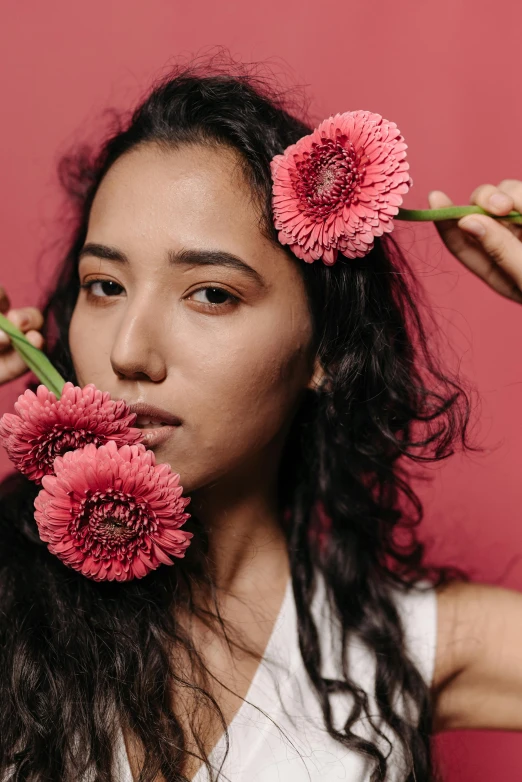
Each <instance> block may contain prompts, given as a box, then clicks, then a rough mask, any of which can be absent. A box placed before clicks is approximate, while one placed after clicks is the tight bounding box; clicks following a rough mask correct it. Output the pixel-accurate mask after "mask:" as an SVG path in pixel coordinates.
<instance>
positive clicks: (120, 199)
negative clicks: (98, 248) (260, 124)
mask: <svg viewBox="0 0 522 782" xmlns="http://www.w3.org/2000/svg"><path fill="white" fill-rule="evenodd" d="M260 217H261V211H260V206H259V203H258V202H257V201H256V199H255V198H254V194H253V193H252V191H251V189H250V187H249V185H248V183H247V181H246V179H245V177H244V174H243V170H242V161H241V159H240V157H239V155H238V153H236V152H234V151H233V150H230V149H229V148H227V147H210V146H201V145H183V146H181V147H179V148H177V149H173V150H165V149H163V148H160V147H158V146H157V145H153V144H147V145H143V146H141V147H138V148H136V149H134V150H132V151H131V152H129V153H127V154H125V155H123V156H122V157H121V158H119V159H118V160H117V161H116V162H115V163H114V164H113V166H111V168H110V169H109V171H108V172H107V174H106V175H105V177H104V179H103V180H102V182H101V184H100V186H99V189H98V192H97V193H96V196H95V199H94V201H93V205H92V209H91V214H90V219H89V226H88V233H87V238H86V242H95V243H100V244H106V245H110V246H118V247H120V248H121V249H122V250H123V252H125V253H126V254H127V255H129V256H131V257H132V256H134V255H135V256H136V257H137V258H138V257H143V256H144V255H147V254H150V253H152V254H155V255H156V254H157V255H158V256H159V255H160V254H161V255H164V254H165V252H169V251H172V252H180V251H183V250H193V249H200V248H206V249H212V250H218V251H219V250H220V251H223V252H228V253H232V254H234V255H236V256H238V257H240V258H242V259H243V260H244V261H245V262H246V263H247V264H249V265H250V266H252V267H253V268H255V269H257V270H258V271H259V272H260V273H262V274H264V275H268V277H271V276H276V275H280V274H283V277H285V275H286V274H288V273H290V274H291V275H294V274H295V273H296V270H295V268H292V267H294V264H292V262H291V260H290V259H289V258H288V256H287V254H286V253H285V251H284V250H283V248H282V247H278V246H277V244H275V243H274V242H272V241H270V240H269V239H268V238H267V237H266V236H265V235H264V233H263V230H262V223H261V220H260ZM285 267H289V268H285Z"/></svg>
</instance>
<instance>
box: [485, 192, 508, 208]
mask: <svg viewBox="0 0 522 782" xmlns="http://www.w3.org/2000/svg"><path fill="white" fill-rule="evenodd" d="M489 204H490V206H492V207H493V209H507V208H508V206H511V199H510V198H509V196H507V195H503V194H502V193H494V194H493V195H492V196H491V197H490V199H489Z"/></svg>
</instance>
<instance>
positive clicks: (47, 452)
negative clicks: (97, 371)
mask: <svg viewBox="0 0 522 782" xmlns="http://www.w3.org/2000/svg"><path fill="white" fill-rule="evenodd" d="M14 407H15V410H16V413H17V414H16V415H15V414H14V413H5V414H4V415H3V416H2V417H1V418H0V442H1V443H2V444H3V445H4V447H5V449H6V451H7V453H8V456H9V458H10V459H11V461H12V462H13V463H14V464H15V465H16V467H17V468H18V470H20V472H22V473H24V474H25V475H27V477H28V478H30V479H31V480H32V481H35V483H39V484H40V483H41V482H42V478H43V476H44V475H49V474H52V472H53V463H54V459H55V458H56V457H57V456H61V455H62V454H64V453H65V452H66V451H70V450H73V449H76V448H81V447H83V446H84V445H87V444H89V443H93V444H94V445H104V444H105V443H107V442H109V441H110V440H114V441H115V442H116V443H117V444H118V445H125V444H129V445H130V444H134V443H137V442H140V441H141V439H142V438H143V433H142V432H141V430H140V429H137V428H132V424H133V423H134V421H135V420H136V414H135V413H131V412H130V410H129V407H128V405H127V404H126V403H125V402H124V401H122V400H112V399H111V398H110V394H109V393H108V392H105V391H100V390H99V389H97V388H96V386H95V385H94V384H93V383H89V384H88V385H86V386H84V387H83V388H80V387H78V386H74V385H73V384H72V383H70V382H68V383H65V385H64V386H63V389H62V393H61V396H60V398H59V399H57V398H56V396H55V394H54V393H52V392H51V391H50V390H49V389H48V388H46V387H45V386H44V385H39V386H38V388H37V389H36V394H35V393H34V392H33V391H31V390H30V389H27V390H26V391H25V392H24V393H23V394H21V395H20V396H19V397H18V401H17V402H15V405H14Z"/></svg>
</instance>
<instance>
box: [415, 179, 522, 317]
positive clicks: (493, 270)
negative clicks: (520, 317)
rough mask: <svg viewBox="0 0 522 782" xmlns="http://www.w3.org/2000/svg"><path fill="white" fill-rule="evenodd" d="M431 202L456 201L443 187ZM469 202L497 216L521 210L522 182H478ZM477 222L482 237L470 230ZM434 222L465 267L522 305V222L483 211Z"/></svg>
mask: <svg viewBox="0 0 522 782" xmlns="http://www.w3.org/2000/svg"><path fill="white" fill-rule="evenodd" d="M492 197H493V200H491V198H492ZM428 201H429V206H430V209H441V208H442V207H445V206H452V204H453V202H452V201H451V199H450V198H448V196H447V195H446V194H445V193H443V192H442V191H440V190H433V191H432V192H431V193H430V194H429V196H428ZM470 204H476V205H477V206H481V207H482V208H483V209H485V210H487V211H488V212H491V213H492V214H495V215H506V214H508V212H510V211H511V210H512V209H515V210H516V211H517V212H522V182H521V181H519V180H518V179H503V180H502V182H500V184H499V185H498V187H495V185H479V187H477V188H476V190H474V191H473V193H472V194H471V196H470ZM474 223H475V224H478V225H479V227H482V228H483V229H484V233H483V235H482V236H480V235H479V234H477V233H475V232H472V231H471V228H472V227H473V224H474ZM434 224H435V227H436V229H437V231H438V233H439V235H440V237H441V239H442V241H443V242H444V244H445V245H446V247H447V248H448V250H449V251H450V252H451V253H453V255H454V256H455V257H456V258H457V259H458V260H459V261H461V263H463V264H464V266H467V268H468V269H470V270H471V271H472V272H473V273H474V274H476V275H477V276H478V277H480V278H481V279H483V280H484V282H486V283H487V284H488V285H489V286H490V287H491V288H493V290H495V291H497V293H500V294H501V295H502V296H506V297H507V298H508V299H512V300H513V301H517V302H519V303H520V304H522V241H521V240H522V225H516V224H514V223H510V222H509V221H508V220H496V219H495V218H493V217H488V216H487V215H481V214H476V215H475V214H474V215H466V217H462V218H461V219H460V220H458V221H457V220H436V221H435V222H434Z"/></svg>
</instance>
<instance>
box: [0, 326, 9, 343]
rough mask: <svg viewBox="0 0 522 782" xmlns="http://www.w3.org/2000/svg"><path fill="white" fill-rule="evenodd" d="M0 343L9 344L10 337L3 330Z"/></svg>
mask: <svg viewBox="0 0 522 782" xmlns="http://www.w3.org/2000/svg"><path fill="white" fill-rule="evenodd" d="M0 342H9V337H8V336H7V334H6V333H5V331H2V329H0Z"/></svg>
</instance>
